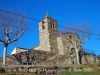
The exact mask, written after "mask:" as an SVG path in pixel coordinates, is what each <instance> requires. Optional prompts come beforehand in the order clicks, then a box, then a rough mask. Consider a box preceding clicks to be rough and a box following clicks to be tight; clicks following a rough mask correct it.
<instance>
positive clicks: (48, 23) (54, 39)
mask: <svg viewBox="0 0 100 75" xmlns="http://www.w3.org/2000/svg"><path fill="white" fill-rule="evenodd" d="M39 35H40V37H39V40H40V44H39V45H38V46H36V47H34V48H32V49H30V50H27V51H25V50H24V51H20V52H19V53H15V54H12V55H10V56H7V58H6V64H7V65H11V64H25V63H27V64H32V65H34V64H35V65H39V64H41V65H43V64H44V65H51V64H56V65H68V64H87V63H95V62H96V58H95V56H94V54H91V53H86V52H84V50H83V49H82V47H81V45H80V38H79V37H78V36H76V35H74V34H72V33H70V32H66V33H62V34H58V24H57V21H56V20H54V19H52V18H51V17H50V16H49V15H48V14H46V16H45V17H44V19H43V20H41V21H40V22H39ZM70 40H73V41H76V42H77V47H78V50H76V48H75V44H74V43H72V42H71V41H70ZM0 62H2V58H1V59H0ZM0 64H2V63H0Z"/></svg>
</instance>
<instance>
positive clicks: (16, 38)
mask: <svg viewBox="0 0 100 75" xmlns="http://www.w3.org/2000/svg"><path fill="white" fill-rule="evenodd" d="M24 32H25V31H22V32H21V33H20V34H19V35H18V36H17V37H15V39H14V40H11V41H9V42H8V43H12V42H14V41H17V40H18V38H19V37H21V36H22V35H23V33H24Z"/></svg>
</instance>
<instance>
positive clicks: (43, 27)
mask: <svg viewBox="0 0 100 75" xmlns="http://www.w3.org/2000/svg"><path fill="white" fill-rule="evenodd" d="M42 29H45V26H44V21H42Z"/></svg>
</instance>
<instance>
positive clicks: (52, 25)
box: [50, 20, 55, 29]
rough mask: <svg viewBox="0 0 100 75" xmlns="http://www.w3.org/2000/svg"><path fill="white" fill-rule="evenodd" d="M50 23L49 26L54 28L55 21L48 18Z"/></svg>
mask: <svg viewBox="0 0 100 75" xmlns="http://www.w3.org/2000/svg"><path fill="white" fill-rule="evenodd" d="M50 24H51V28H52V29H54V28H55V22H54V21H53V20H50Z"/></svg>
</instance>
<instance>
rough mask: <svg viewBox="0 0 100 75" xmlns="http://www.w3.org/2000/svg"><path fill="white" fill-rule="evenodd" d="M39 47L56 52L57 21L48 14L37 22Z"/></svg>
mask: <svg viewBox="0 0 100 75" xmlns="http://www.w3.org/2000/svg"><path fill="white" fill-rule="evenodd" d="M39 35H40V49H41V50H44V51H52V52H57V50H58V46H57V37H58V28H57V21H56V20H54V19H52V18H51V17H50V16H49V15H48V14H46V16H45V17H44V19H43V20H42V21H40V22H39Z"/></svg>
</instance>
